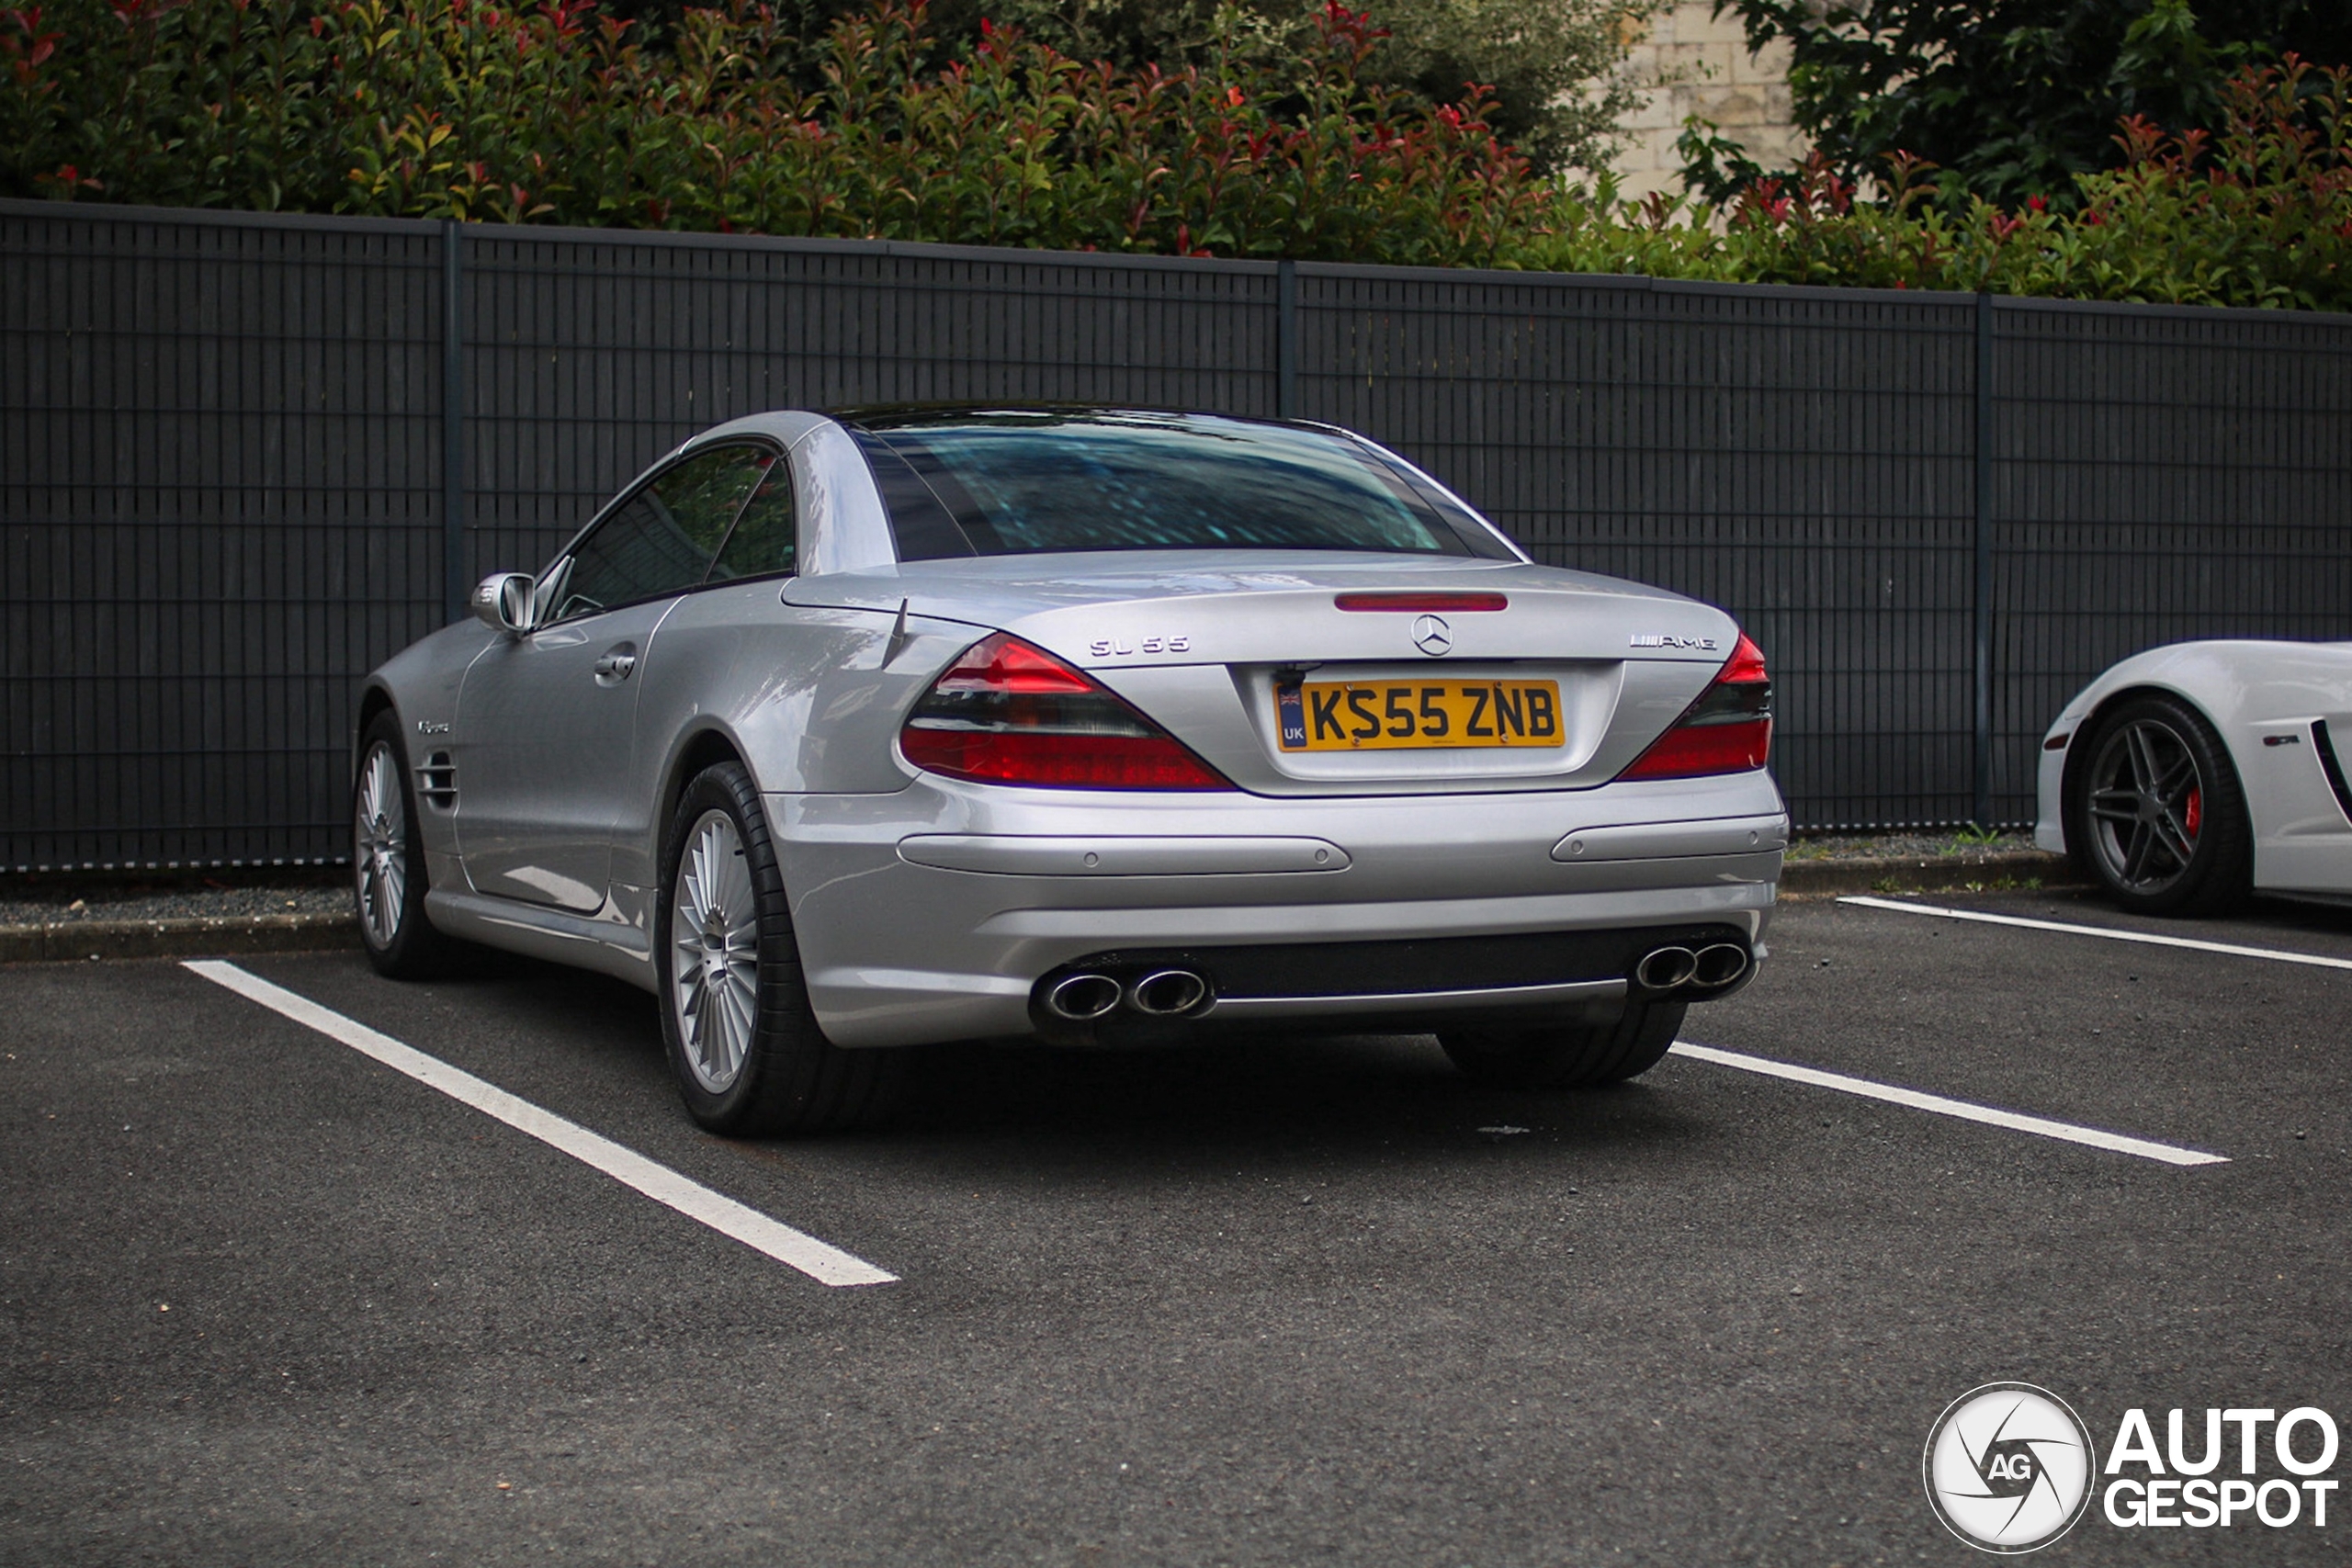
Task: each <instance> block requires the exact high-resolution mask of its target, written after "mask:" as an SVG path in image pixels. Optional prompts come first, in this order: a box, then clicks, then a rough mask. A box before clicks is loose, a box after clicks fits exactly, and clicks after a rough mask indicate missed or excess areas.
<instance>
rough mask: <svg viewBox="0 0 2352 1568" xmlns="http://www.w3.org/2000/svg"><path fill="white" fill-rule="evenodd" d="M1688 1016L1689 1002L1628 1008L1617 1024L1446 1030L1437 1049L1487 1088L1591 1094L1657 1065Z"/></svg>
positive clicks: (1440, 1036)
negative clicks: (1569, 1090) (1596, 1089)
mask: <svg viewBox="0 0 2352 1568" xmlns="http://www.w3.org/2000/svg"><path fill="white" fill-rule="evenodd" d="M1689 1010H1690V1004H1689V1003H1687V1002H1629V1003H1627V1004H1626V1006H1625V1013H1624V1016H1623V1018H1620V1019H1619V1020H1618V1021H1616V1022H1614V1023H1604V1024H1578V1025H1566V1026H1559V1027H1554V1028H1532V1029H1462V1030H1448V1031H1447V1032H1444V1033H1442V1034H1440V1035H1439V1036H1438V1037H1437V1043H1439V1044H1440V1045H1442V1046H1443V1047H1445V1054H1446V1055H1448V1056H1450V1057H1452V1058H1453V1065H1454V1066H1457V1067H1459V1068H1460V1069H1462V1073H1463V1075H1464V1077H1467V1078H1469V1079H1470V1080H1471V1081H1472V1082H1473V1083H1476V1084H1479V1085H1481V1086H1483V1087H1485V1088H1487V1089H1594V1088H1598V1087H1600V1085H1602V1084H1612V1083H1623V1082H1624V1081H1625V1080H1626V1079H1627V1078H1633V1077H1640V1076H1641V1075H1642V1074H1644V1073H1645V1072H1648V1071H1649V1070H1650V1069H1651V1068H1652V1067H1655V1066H1657V1065H1658V1063H1659V1062H1661V1061H1662V1060H1664V1059H1665V1057H1666V1052H1667V1047H1668V1046H1669V1045H1672V1044H1673V1043H1674V1036H1675V1032H1677V1031H1678V1030H1679V1029H1680V1028H1681V1027H1682V1016H1683V1014H1684V1013H1686V1012H1688V1011H1689Z"/></svg>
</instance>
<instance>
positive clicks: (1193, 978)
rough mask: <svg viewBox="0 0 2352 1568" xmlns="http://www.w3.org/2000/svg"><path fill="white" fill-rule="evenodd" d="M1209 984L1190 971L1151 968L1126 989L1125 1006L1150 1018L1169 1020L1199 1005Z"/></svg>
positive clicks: (1205, 994) (1207, 991)
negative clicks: (1151, 969)
mask: <svg viewBox="0 0 2352 1568" xmlns="http://www.w3.org/2000/svg"><path fill="white" fill-rule="evenodd" d="M1208 994H1209V983H1208V982H1207V981H1206V980H1204V979H1202V978H1201V977H1200V976H1198V975H1195V974H1193V972H1192V971H1191V970H1190V969H1155V970H1153V971H1152V972H1151V973H1150V974H1148V975H1146V976H1144V977H1143V978H1141V979H1140V980H1137V981H1136V982H1135V984H1133V985H1131V986H1129V987H1127V1005H1128V1006H1129V1007H1131V1008H1133V1009H1135V1010H1136V1011H1137V1012H1140V1013H1148V1014H1150V1015H1151V1016H1152V1017H1154V1018H1173V1017H1174V1016H1175V1015H1176V1014H1178V1013H1181V1012H1190V1011H1192V1010H1193V1009H1194V1008H1196V1007H1198V1006H1200V1005H1201V998H1204V997H1205V996H1207V995H1208Z"/></svg>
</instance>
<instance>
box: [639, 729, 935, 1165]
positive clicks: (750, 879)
mask: <svg viewBox="0 0 2352 1568" xmlns="http://www.w3.org/2000/svg"><path fill="white" fill-rule="evenodd" d="M654 937H655V944H656V945H655V952H656V953H658V954H660V955H661V975H662V1038H663V1040H664V1041H665V1042H666V1043H667V1044H668V1046H669V1051H670V1066H671V1069H672V1071H673V1074H674V1075H675V1076H676V1077H677V1080H678V1091H679V1093H680V1094H681V1095H683V1096H684V1099H685V1102H686V1109H687V1110H688V1111H691V1112H692V1113H693V1115H694V1118H695V1121H697V1122H701V1123H702V1124H703V1125H704V1126H706V1127H707V1128H709V1129H710V1130H711V1131H712V1132H715V1133H730V1134H737V1135H741V1136H757V1135H760V1134H771V1133H817V1132H828V1131H833V1130H837V1129H841V1128H845V1127H854V1126H860V1125H864V1124H866V1123H868V1122H873V1121H875V1120H876V1119H877V1118H879V1117H880V1116H882V1115H883V1114H884V1113H886V1112H887V1111H888V1109H889V1106H890V1103H891V1101H892V1100H894V1099H895V1098H896V1096H897V1090H898V1088H899V1082H900V1080H901V1078H902V1077H903V1076H904V1055H903V1054H902V1053H900V1052H897V1051H871V1050H868V1051H844V1050H842V1049H841V1048H840V1047H839V1046H836V1045H835V1044H833V1043H831V1041H829V1040H827V1039H826V1038H825V1034H824V1031H823V1030H822V1029H821V1028H820V1027H819V1026H818V1023H817V1015H816V1013H815V1012H814V1011H813V1010H811V1009H810V1008H809V990H808V987H807V985H806V983H805V982H804V981H803V979H802V976H801V972H800V954H799V951H798V948H797V944H796V943H795V942H794V941H793V936H792V916H791V909H790V906H789V905H788V903H787V902H786V898H785V892H784V876H783V873H782V872H781V871H780V870H779V868H778V867H777V865H776V859H775V845H774V843H773V841H772V840H770V839H769V837H768V829H767V817H766V814H765V813H764V812H763V810H762V809H761V807H760V795H759V790H758V788H757V787H756V786H755V785H754V784H752V775H751V773H749V772H748V771H746V770H745V769H744V767H743V766H742V764H741V763H740V762H722V763H719V764H718V765H717V766H715V767H711V768H706V769H705V770H704V771H703V772H702V773H698V774H696V775H695V778H694V779H693V780H692V781H691V782H689V783H688V784H687V785H686V788H685V791H684V795H682V796H681V797H680V799H679V802H678V809H677V812H676V814H675V815H674V816H673V818H671V824H670V832H669V837H668V839H667V840H666V841H665V843H664V845H663V850H662V902H661V907H660V909H659V911H658V912H657V915H656V918H655V931H654Z"/></svg>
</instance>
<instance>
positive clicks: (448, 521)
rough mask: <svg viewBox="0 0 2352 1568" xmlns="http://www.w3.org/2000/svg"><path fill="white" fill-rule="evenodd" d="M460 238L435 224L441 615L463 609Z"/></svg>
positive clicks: (454, 227)
mask: <svg viewBox="0 0 2352 1568" xmlns="http://www.w3.org/2000/svg"><path fill="white" fill-rule="evenodd" d="M465 295H466V241H465V231H464V229H463V227H462V226H461V225H460V224H458V221H457V220H454V219H445V220H442V224H441V588H442V597H443V599H444V600H445V601H446V603H445V604H444V606H443V607H444V609H445V611H446V612H447V619H449V620H452V621H454V620H457V619H458V618H460V617H461V616H463V615H465V613H466V600H467V597H468V592H467V587H468V585H467V582H466V335H465Z"/></svg>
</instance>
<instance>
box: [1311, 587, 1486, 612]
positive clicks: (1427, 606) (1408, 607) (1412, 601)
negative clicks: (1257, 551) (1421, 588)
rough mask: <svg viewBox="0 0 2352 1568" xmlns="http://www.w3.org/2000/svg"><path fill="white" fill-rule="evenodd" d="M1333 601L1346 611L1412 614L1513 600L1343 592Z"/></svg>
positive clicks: (1473, 595)
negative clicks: (1383, 611)
mask: <svg viewBox="0 0 2352 1568" xmlns="http://www.w3.org/2000/svg"><path fill="white" fill-rule="evenodd" d="M1331 603H1332V604H1336V605H1338V606H1339V607H1340V609H1342V610H1393V611H1401V612H1405V613H1408V614H1419V613H1422V612H1435V613H1438V614H1443V613H1444V612H1446V611H1448V610H1452V611H1454V612H1456V613H1466V612H1469V611H1474V610H1508V609H1510V599H1509V598H1507V597H1505V596H1504V595H1503V594H1500V593H1408V592H1397V593H1342V594H1340V595H1339V596H1338V597H1337V598H1335V599H1333V600H1332V601H1331Z"/></svg>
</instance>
